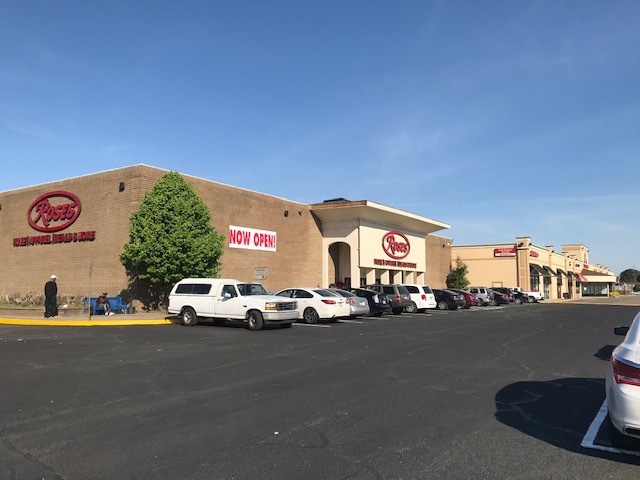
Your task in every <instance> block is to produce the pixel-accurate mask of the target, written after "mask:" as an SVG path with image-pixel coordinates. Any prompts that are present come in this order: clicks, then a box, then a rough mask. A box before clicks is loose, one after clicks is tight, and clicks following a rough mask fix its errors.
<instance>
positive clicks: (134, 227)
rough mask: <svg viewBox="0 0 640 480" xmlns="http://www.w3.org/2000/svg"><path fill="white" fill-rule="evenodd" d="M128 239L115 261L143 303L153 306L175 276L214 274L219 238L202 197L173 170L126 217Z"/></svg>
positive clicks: (219, 251) (216, 272) (220, 246)
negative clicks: (140, 293)
mask: <svg viewBox="0 0 640 480" xmlns="http://www.w3.org/2000/svg"><path fill="white" fill-rule="evenodd" d="M130 223H131V226H130V233H129V242H128V243H127V244H125V246H124V251H123V252H122V253H121V254H120V261H121V262H122V265H124V267H125V269H126V270H127V273H128V275H129V276H130V278H131V281H132V283H133V287H134V288H135V287H137V288H135V289H137V290H145V289H148V292H149V296H148V297H147V298H146V301H145V298H141V300H142V301H143V303H144V304H145V306H149V307H157V306H158V305H159V304H161V303H162V301H163V299H164V296H165V295H167V294H168V292H169V290H170V289H171V287H172V286H173V284H174V283H176V282H177V281H178V280H180V279H182V278H185V277H217V276H218V275H219V273H220V268H221V265H220V262H219V259H220V256H221V255H222V251H223V244H224V236H223V235H222V234H220V233H218V232H216V231H215V230H214V228H213V226H212V225H211V215H210V214H209V210H208V208H207V206H206V204H205V203H204V201H203V200H202V199H201V198H200V197H199V196H198V195H197V194H196V192H195V191H194V189H193V187H192V186H191V184H189V183H188V182H187V181H185V180H184V179H183V178H182V177H181V176H180V174H179V173H177V172H168V173H166V174H165V175H163V176H162V177H160V179H159V180H158V182H157V183H156V184H155V185H154V187H153V188H152V189H151V190H149V191H148V192H147V193H146V194H145V195H144V197H143V199H142V202H141V203H140V206H139V207H138V210H137V211H135V212H133V213H132V214H131V217H130Z"/></svg>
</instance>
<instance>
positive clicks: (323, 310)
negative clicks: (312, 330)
mask: <svg viewBox="0 0 640 480" xmlns="http://www.w3.org/2000/svg"><path fill="white" fill-rule="evenodd" d="M276 296H278V297H287V298H293V299H294V300H295V301H296V302H297V303H298V307H297V312H298V321H299V320H304V323H318V320H320V319H328V320H337V319H338V318H343V317H348V316H350V315H351V309H350V308H349V304H348V303H347V300H346V299H345V298H344V297H341V296H339V295H336V294H335V293H332V292H330V291H329V290H327V289H324V288H285V289H284V290H280V291H279V292H278V293H276Z"/></svg>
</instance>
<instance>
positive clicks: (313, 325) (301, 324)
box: [294, 323, 329, 328]
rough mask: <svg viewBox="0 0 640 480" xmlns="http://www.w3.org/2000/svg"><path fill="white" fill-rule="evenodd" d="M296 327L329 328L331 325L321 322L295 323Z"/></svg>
mask: <svg viewBox="0 0 640 480" xmlns="http://www.w3.org/2000/svg"><path fill="white" fill-rule="evenodd" d="M294 325H295V326H296V327H318V328H329V325H320V324H319V323H294Z"/></svg>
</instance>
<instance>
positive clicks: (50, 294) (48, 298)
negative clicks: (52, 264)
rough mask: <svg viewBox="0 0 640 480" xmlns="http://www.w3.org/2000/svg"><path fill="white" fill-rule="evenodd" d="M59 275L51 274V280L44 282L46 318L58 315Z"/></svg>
mask: <svg viewBox="0 0 640 480" xmlns="http://www.w3.org/2000/svg"><path fill="white" fill-rule="evenodd" d="M57 279H58V277H56V276H55V275H51V280H49V281H48V282H47V283H45V284H44V318H49V317H57V316H58V284H57V283H56V280H57Z"/></svg>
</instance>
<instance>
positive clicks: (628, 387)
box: [606, 313, 640, 438]
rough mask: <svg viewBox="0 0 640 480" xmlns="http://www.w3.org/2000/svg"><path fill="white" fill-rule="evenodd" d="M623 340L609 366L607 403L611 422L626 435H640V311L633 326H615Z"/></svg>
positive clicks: (615, 330)
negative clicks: (623, 336)
mask: <svg viewBox="0 0 640 480" xmlns="http://www.w3.org/2000/svg"><path fill="white" fill-rule="evenodd" d="M614 332H615V333H616V334H617V335H625V334H626V336H625V338H624V341H623V342H622V343H621V344H620V345H618V346H617V347H616V349H615V350H614V351H613V353H612V354H611V361H610V362H609V367H608V368H607V377H606V389H607V406H608V408H609V418H610V419H611V423H612V424H613V426H614V427H615V428H616V430H618V431H620V432H621V433H623V434H624V435H628V436H630V437H636V438H640V313H638V314H637V315H636V317H635V318H634V320H633V323H632V324H631V327H616V328H615V329H614Z"/></svg>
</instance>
